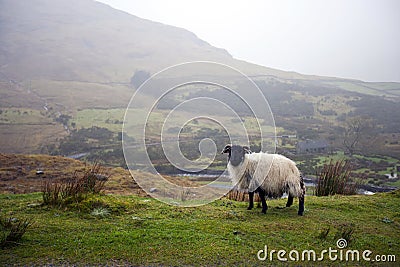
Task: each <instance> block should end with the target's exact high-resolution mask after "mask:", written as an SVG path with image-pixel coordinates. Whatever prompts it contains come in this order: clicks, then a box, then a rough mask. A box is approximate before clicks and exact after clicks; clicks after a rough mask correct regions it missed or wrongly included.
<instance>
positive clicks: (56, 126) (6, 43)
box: [0, 0, 400, 153]
mask: <svg viewBox="0 0 400 267" xmlns="http://www.w3.org/2000/svg"><path fill="white" fill-rule="evenodd" d="M249 49H251V47H249ZM195 60H201V61H216V62H220V63H225V64H227V65H230V66H233V67H236V68H237V69H239V70H241V71H242V72H244V73H245V74H247V75H249V76H250V77H251V78H252V79H254V80H255V82H256V83H257V84H258V85H259V87H260V88H261V90H262V92H263V94H264V95H265V96H266V97H267V98H268V100H269V102H270V105H271V107H272V111H273V112H274V116H275V119H276V122H277V124H278V126H279V127H282V128H284V129H285V130H289V131H290V133H293V132H297V133H298V134H299V135H301V137H302V138H317V137H320V136H318V135H321V134H324V136H323V137H324V138H330V139H339V138H340V136H339V134H340V133H341V132H340V131H341V130H340V128H339V127H341V126H342V125H343V120H344V119H346V117H347V116H348V115H350V116H356V115H362V116H370V117H373V118H374V119H375V120H377V121H379V122H380V123H381V124H385V125H384V127H385V128H384V129H385V131H386V133H392V132H398V130H396V129H398V125H400V119H399V118H398V116H397V117H396V116H395V115H393V114H397V113H396V111H397V109H396V107H395V103H397V102H399V96H400V83H365V82H362V81H356V80H349V79H339V78H332V77H319V76H310V75H301V74H299V73H295V72H286V71H281V70H276V69H271V68H267V67H263V66H258V65H255V64H251V63H248V62H245V61H241V60H237V59H234V58H232V56H231V55H230V54H229V53H228V52H227V51H225V50H223V49H220V48H215V47H213V46H211V45H209V44H208V43H207V42H205V41H203V40H201V39H199V38H197V37H196V35H195V34H193V33H191V32H189V31H187V30H185V29H181V28H177V27H173V26H168V25H164V24H161V23H157V22H153V21H149V20H145V19H141V18H138V17H136V16H133V15H130V14H128V13H125V12H122V11H119V10H116V9H113V8H111V7H109V6H107V5H105V4H102V3H98V2H96V1H94V0H30V1H25V0H0V146H1V149H2V152H9V153H16V152H17V153H37V152H43V153H47V152H48V151H47V150H46V149H47V148H46V147H47V146H48V145H49V144H50V145H53V144H54V143H55V142H57V140H58V141H60V140H61V139H62V138H64V137H65V136H66V135H69V134H70V130H71V129H72V130H79V129H81V128H83V127H85V128H88V127H91V126H100V127H106V128H109V129H111V130H112V131H114V132H116V131H120V130H121V127H120V126H121V125H119V124H118V123H115V122H121V121H122V120H123V117H122V116H123V112H124V110H125V108H126V106H127V104H128V102H129V99H130V98H131V96H132V94H133V92H134V89H133V88H132V87H131V86H130V80H131V77H132V76H133V74H134V73H135V72H136V71H138V70H144V71H146V72H149V73H151V74H153V73H156V72H158V71H160V70H162V69H164V68H166V67H169V66H171V65H174V64H178V63H182V62H187V61H195ZM179 75H184V74H183V73H179ZM218 75H219V73H218ZM228 78H230V77H228ZM229 81H230V82H232V84H233V83H235V81H232V80H229ZM234 85H236V86H240V84H234ZM193 93H194V92H193ZM203 93H204V92H203ZM214 93H216V94H217V93H218V92H217V91H216V92H214ZM366 96H368V97H369V98H368V99H365V98H366ZM140 97H142V98H143V102H144V101H154V99H152V97H154V96H152V95H151V94H150V93H149V94H147V92H145V94H144V95H141V96H140ZM375 98H376V100H379V101H378V102H377V103H379V105H371V103H372V104H373V102H374V101H375ZM174 100H176V99H171V101H172V102H173V101H174ZM361 100H363V101H364V102H360V101H361ZM362 103H367V105H368V108H370V107H371V108H370V109H368V110H365V108H363V106H362V105H364V106H365V104H362ZM382 106H384V107H385V109H382ZM372 107H373V109H372ZM138 108H140V107H138ZM109 109H112V111H109ZM99 110H108V111H107V112H99ZM382 111H384V112H382ZM110 112H111V113H115V114H118V116H119V117H118V118H117V117H115V118H113V120H110V116H111V115H110V114H111V113H110ZM82 114H86V116H87V117H85V118H82V117H79V116H80V115H82ZM87 114H89V115H90V116H88V115H87ZM139 114H140V112H139ZM327 114H331V115H327ZM387 114H392V115H393V119H392V118H389V116H387ZM95 116H97V117H96V118H97V119H96V121H95V120H93V118H94V117H95ZM338 117H340V118H341V119H343V120H342V121H340V120H338ZM68 118H70V119H71V120H70V121H68ZM89 118H90V119H89ZM112 121H113V122H112ZM72 123H73V124H74V126H73V125H72ZM75 126H76V127H75ZM335 127H336V128H335ZM382 127H383V126H382ZM338 129H339V130H338ZM388 129H389V130H388ZM391 129H393V130H391ZM338 137H339V138H338ZM385 138H386V137H385ZM381 141H382V142H383V143H384V142H386V141H387V140H386V139H385V140H384V139H383V138H382V140H381ZM389 141H391V140H389ZM336 142H337V143H340V142H341V140H336ZM390 149H392V148H390ZM399 150H400V148H399Z"/></svg>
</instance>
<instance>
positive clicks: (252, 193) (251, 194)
mask: <svg viewBox="0 0 400 267" xmlns="http://www.w3.org/2000/svg"><path fill="white" fill-rule="evenodd" d="M253 207H254V192H249V207H248V208H247V209H248V210H251V209H252V208H253Z"/></svg>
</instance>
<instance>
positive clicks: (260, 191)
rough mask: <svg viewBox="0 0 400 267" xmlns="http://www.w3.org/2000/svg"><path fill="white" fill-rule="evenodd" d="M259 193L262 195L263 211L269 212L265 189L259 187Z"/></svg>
mask: <svg viewBox="0 0 400 267" xmlns="http://www.w3.org/2000/svg"><path fill="white" fill-rule="evenodd" d="M258 195H259V196H260V199H261V203H262V211H261V212H262V213H264V214H265V213H267V210H268V206H267V201H265V191H264V190H262V189H260V188H259V189H258Z"/></svg>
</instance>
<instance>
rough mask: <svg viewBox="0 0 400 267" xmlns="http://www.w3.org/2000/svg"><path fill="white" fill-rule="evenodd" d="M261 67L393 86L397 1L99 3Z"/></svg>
mask: <svg viewBox="0 0 400 267" xmlns="http://www.w3.org/2000/svg"><path fill="white" fill-rule="evenodd" d="M100 2H104V3H107V4H109V5H111V6H112V7H114V8H117V9H121V10H124V11H126V12H129V13H131V14H134V15H136V16H139V17H141V18H146V19H150V20H154V21H158V22H162V23H165V24H170V25H174V26H178V27H182V28H185V29H187V30H190V31H192V32H194V33H195V34H196V35H197V36H198V37H199V38H201V39H203V40H205V41H207V42H209V43H210V44H211V45H213V46H217V47H221V48H225V49H227V50H228V52H229V53H230V54H232V55H233V56H234V57H235V58H238V59H243V60H246V61H249V62H252V63H256V64H260V65H264V66H267V67H272V68H278V69H282V70H288V71H296V72H300V73H303V74H316V75H324V76H335V77H343V78H354V79H360V80H364V81H398V82H400V1H398V0H323V1H322V0H297V1H289V0H279V1H278V0H275V1H271V0H252V1H243V0H239V1H232V0H230V1H229V0H217V1H211V0H202V1H183V0H181V1H180V0H168V1H163V0H146V1H141V0H100Z"/></svg>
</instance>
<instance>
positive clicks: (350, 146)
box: [343, 116, 377, 155]
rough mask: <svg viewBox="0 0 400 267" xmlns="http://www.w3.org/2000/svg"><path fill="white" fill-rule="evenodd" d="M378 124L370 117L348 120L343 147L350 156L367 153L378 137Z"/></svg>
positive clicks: (345, 125)
mask: <svg viewBox="0 0 400 267" xmlns="http://www.w3.org/2000/svg"><path fill="white" fill-rule="evenodd" d="M376 133H377V132H376V123H375V121H374V120H373V119H372V118H368V117H361V116H357V117H352V118H348V119H347V120H346V121H345V123H344V131H343V146H344V148H345V149H346V150H347V152H348V153H349V154H350V155H354V153H356V152H362V151H367V150H368V149H367V147H368V146H372V145H373V140H374V139H375V137H376Z"/></svg>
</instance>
